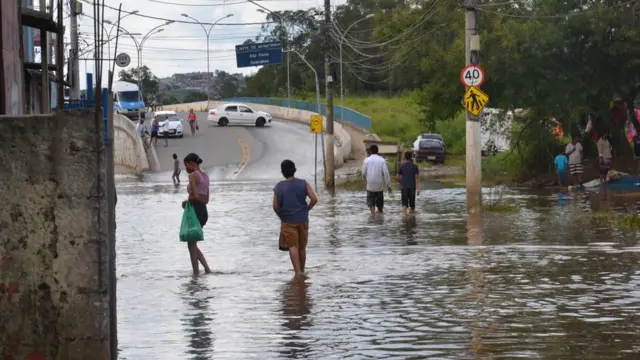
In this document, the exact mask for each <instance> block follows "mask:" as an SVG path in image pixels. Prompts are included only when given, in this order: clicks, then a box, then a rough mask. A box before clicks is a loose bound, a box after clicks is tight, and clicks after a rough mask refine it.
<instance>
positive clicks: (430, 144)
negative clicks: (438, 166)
mask: <svg viewBox="0 0 640 360" xmlns="http://www.w3.org/2000/svg"><path fill="white" fill-rule="evenodd" d="M419 146H420V149H442V143H441V142H440V141H435V140H422V141H420V145H419Z"/></svg>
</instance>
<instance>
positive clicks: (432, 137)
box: [422, 134, 442, 141]
mask: <svg viewBox="0 0 640 360" xmlns="http://www.w3.org/2000/svg"><path fill="white" fill-rule="evenodd" d="M422 138H423V139H432V140H440V141H442V136H440V135H438V134H422Z"/></svg>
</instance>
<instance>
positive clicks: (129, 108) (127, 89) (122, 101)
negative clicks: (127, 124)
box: [113, 81, 147, 119]
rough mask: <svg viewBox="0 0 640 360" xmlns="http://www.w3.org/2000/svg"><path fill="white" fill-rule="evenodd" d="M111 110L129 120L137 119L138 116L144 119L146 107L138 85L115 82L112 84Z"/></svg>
mask: <svg viewBox="0 0 640 360" xmlns="http://www.w3.org/2000/svg"><path fill="white" fill-rule="evenodd" d="M113 110H114V111H115V112H116V114H121V115H124V116H126V117H128V118H129V119H138V118H139V117H140V116H142V118H143V119H144V116H145V114H146V112H147V107H146V106H145V104H144V99H143V97H142V92H141V91H140V88H139V87H138V85H136V84H134V83H130V82H126V81H116V82H115V83H114V84H113Z"/></svg>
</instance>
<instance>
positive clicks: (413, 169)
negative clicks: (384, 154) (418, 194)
mask: <svg viewBox="0 0 640 360" xmlns="http://www.w3.org/2000/svg"><path fill="white" fill-rule="evenodd" d="M418 174H420V168H418V165H416V164H414V163H413V161H406V162H404V163H402V165H400V169H399V170H398V175H400V183H401V184H402V188H403V189H415V188H416V175H418Z"/></svg>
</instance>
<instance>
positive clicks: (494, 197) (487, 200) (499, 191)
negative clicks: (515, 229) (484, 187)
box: [482, 186, 519, 214]
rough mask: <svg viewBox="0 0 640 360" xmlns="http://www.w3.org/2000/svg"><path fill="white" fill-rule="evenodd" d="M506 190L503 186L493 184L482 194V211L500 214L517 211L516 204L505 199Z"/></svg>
mask: <svg viewBox="0 0 640 360" xmlns="http://www.w3.org/2000/svg"><path fill="white" fill-rule="evenodd" d="M506 190H507V189H506V187H505V186H495V187H492V188H491V189H489V192H488V193H485V194H483V195H484V196H483V199H482V200H483V201H482V211H484V212H492V213H502V214H505V213H506V214H510V213H516V212H518V210H519V208H518V206H517V205H516V204H514V203H513V202H512V201H510V200H508V199H506Z"/></svg>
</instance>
